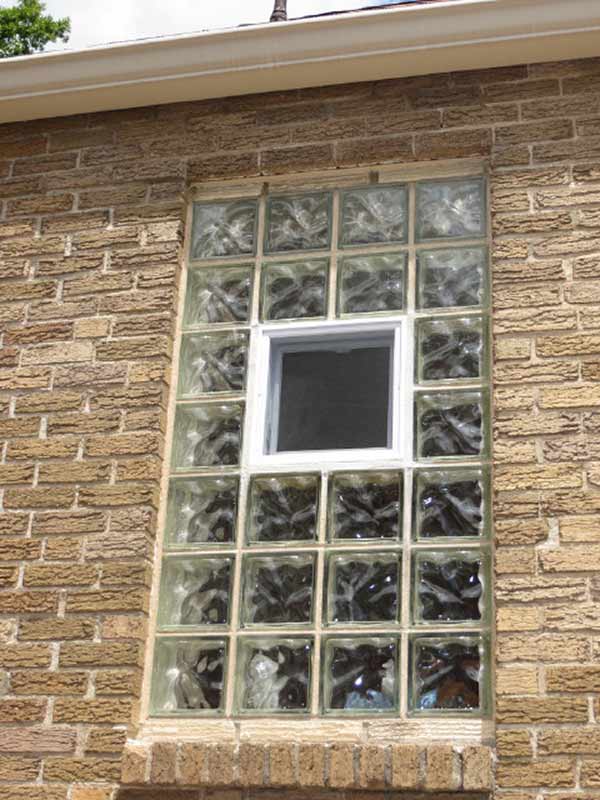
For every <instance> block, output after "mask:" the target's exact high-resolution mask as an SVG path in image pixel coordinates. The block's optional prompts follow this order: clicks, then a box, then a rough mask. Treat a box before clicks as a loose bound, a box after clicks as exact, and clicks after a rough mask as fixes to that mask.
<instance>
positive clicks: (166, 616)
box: [158, 558, 232, 627]
mask: <svg viewBox="0 0 600 800" xmlns="http://www.w3.org/2000/svg"><path fill="white" fill-rule="evenodd" d="M231 574H232V560H231V559H230V558H219V559H217V558H213V559H210V558H165V560H164V561H163V568H162V574H161V581H160V600H159V604H160V609H159V614H158V620H159V625H160V626H161V627H170V626H178V625H226V624H227V622H228V619H229V595H230V591H231Z"/></svg>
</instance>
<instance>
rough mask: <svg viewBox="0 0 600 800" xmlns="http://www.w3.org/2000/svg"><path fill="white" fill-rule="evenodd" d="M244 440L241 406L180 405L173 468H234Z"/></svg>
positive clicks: (176, 417)
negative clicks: (242, 439)
mask: <svg viewBox="0 0 600 800" xmlns="http://www.w3.org/2000/svg"><path fill="white" fill-rule="evenodd" d="M241 438H242V407H241V406H240V405H237V404H229V405H206V406H188V405H180V406H178V407H177V412H176V414H175V431H174V436H173V456H172V459H173V468H174V469H176V470H178V471H180V470H190V469H195V468H198V467H217V466H234V465H236V464H237V463H238V462H239V457H240V443H241Z"/></svg>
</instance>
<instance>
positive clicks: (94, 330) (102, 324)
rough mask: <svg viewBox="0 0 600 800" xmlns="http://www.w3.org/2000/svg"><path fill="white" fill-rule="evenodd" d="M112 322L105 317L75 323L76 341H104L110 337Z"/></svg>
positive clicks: (80, 320) (79, 320)
mask: <svg viewBox="0 0 600 800" xmlns="http://www.w3.org/2000/svg"><path fill="white" fill-rule="evenodd" d="M109 329H110V320H109V319H106V318H104V317H91V318H90V319H78V320H76V321H75V325H74V328H73V335H74V336H75V338H76V339H102V338H103V337H105V336H108V332H109Z"/></svg>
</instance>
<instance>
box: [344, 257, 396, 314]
mask: <svg viewBox="0 0 600 800" xmlns="http://www.w3.org/2000/svg"><path fill="white" fill-rule="evenodd" d="M405 272H406V254H405V253H382V254H381V255H377V256H346V257H345V258H342V259H340V261H339V264H338V306H337V307H338V313H339V314H367V313H378V312H385V311H401V310H402V309H403V308H404V275H405Z"/></svg>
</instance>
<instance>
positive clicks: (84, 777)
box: [44, 757, 121, 783]
mask: <svg viewBox="0 0 600 800" xmlns="http://www.w3.org/2000/svg"><path fill="white" fill-rule="evenodd" d="M120 771H121V770H120V762H119V761H118V760H112V759H107V758H89V757H88V758H47V759H46V760H45V762H44V777H45V778H46V780H49V781H64V782H70V781H83V782H86V783H87V782H108V783H114V782H116V781H117V780H118V779H119V774H120Z"/></svg>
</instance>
